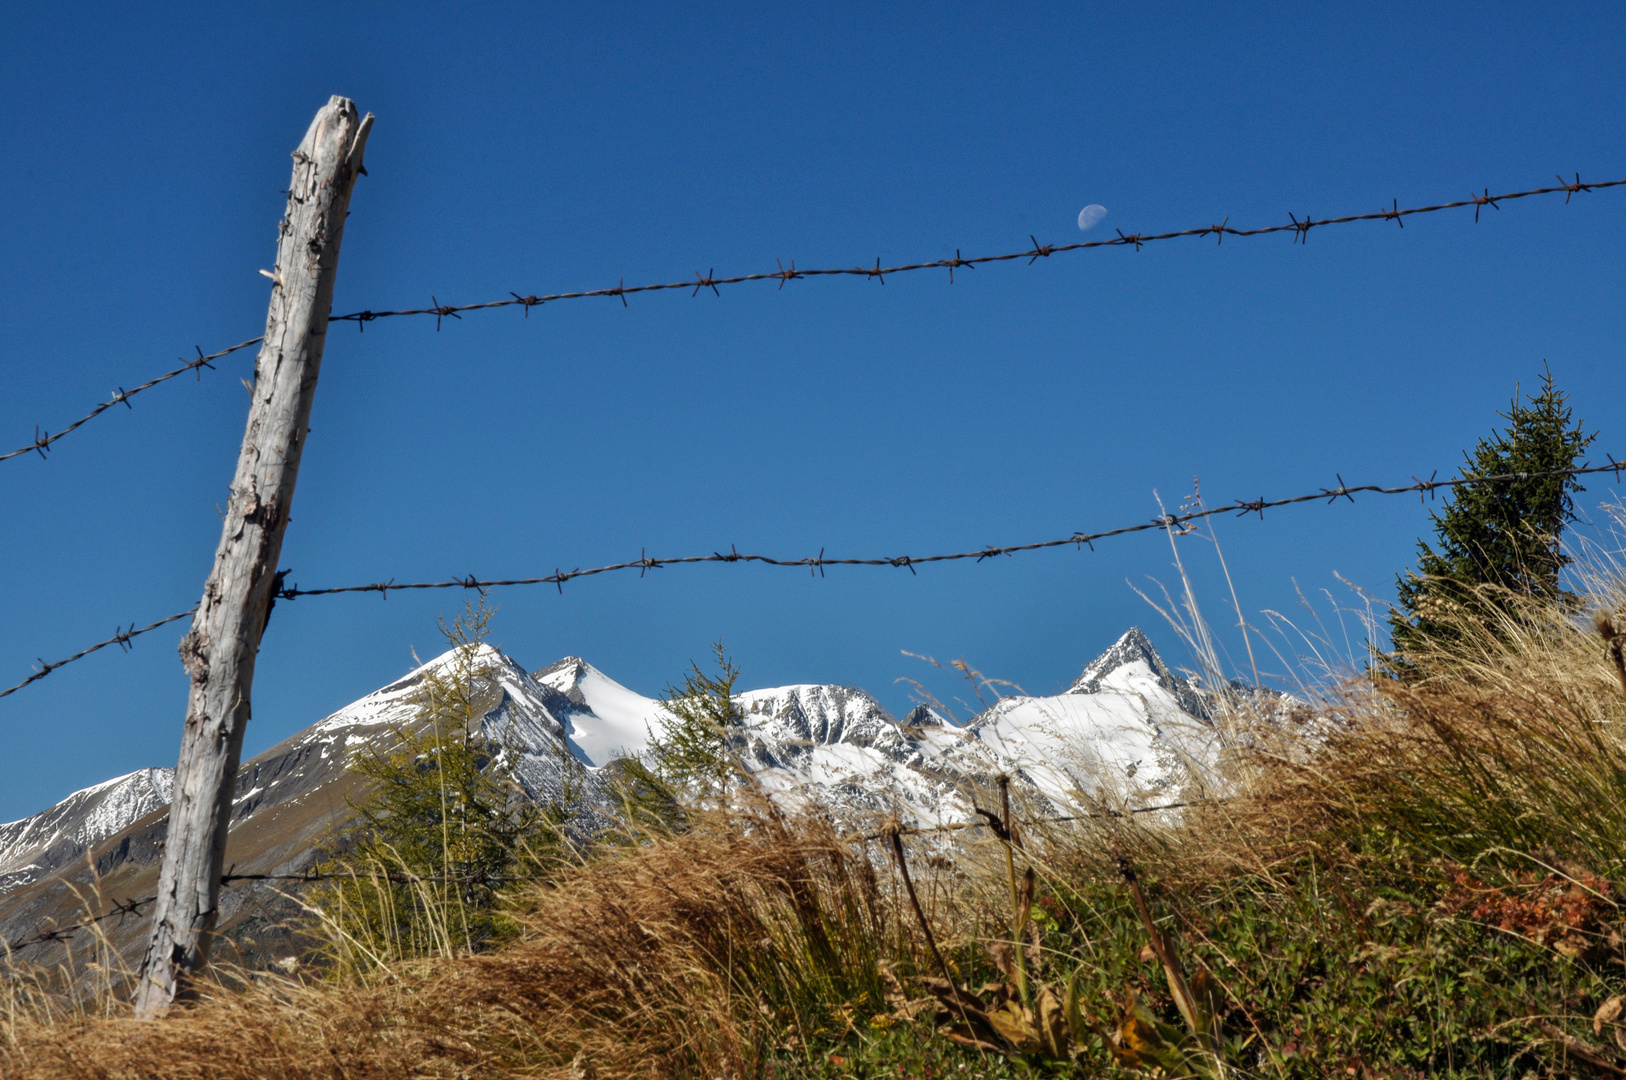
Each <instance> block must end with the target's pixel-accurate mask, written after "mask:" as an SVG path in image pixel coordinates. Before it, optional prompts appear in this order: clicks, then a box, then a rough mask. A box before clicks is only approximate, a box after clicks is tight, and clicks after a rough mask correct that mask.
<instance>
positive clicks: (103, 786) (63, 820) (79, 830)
mask: <svg viewBox="0 0 1626 1080" xmlns="http://www.w3.org/2000/svg"><path fill="white" fill-rule="evenodd" d="M174 778H175V771H174V770H173V769H138V770H137V771H135V772H133V773H129V774H128V775H126V776H119V777H115V778H113V779H112V780H106V781H103V782H102V783H100V784H97V785H96V786H95V787H88V788H85V789H84V790H83V791H76V792H74V793H73V794H72V795H69V796H68V797H67V798H66V799H63V800H62V801H61V802H59V803H57V804H56V805H55V806H53V807H51V808H50V809H49V810H44V811H41V812H40V813H38V814H35V815H33V816H32V817H25V818H23V819H22V820H21V821H12V822H8V823H7V824H4V825H0V893H5V892H8V891H9V890H11V889H15V888H17V887H18V886H21V885H26V884H28V883H29V882H30V881H34V880H35V879H37V878H40V877H43V876H44V875H46V874H48V873H50V872H51V871H53V870H57V869H59V868H61V867H63V866H66V865H68V864H69V863H71V862H74V861H75V860H77V859H78V858H80V857H81V856H82V855H84V853H85V850H86V849H87V848H89V847H91V846H92V845H93V844H96V843H98V842H99V841H102V840H105V839H107V838H108V837H109V836H112V835H113V834H114V833H117V832H120V831H122V830H123V829H124V828H125V826H127V825H129V824H131V823H132V822H134V821H135V820H137V819H138V818H142V817H145V816H147V815H148V814H150V813H152V812H153V811H154V810H156V809H158V808H159V807H160V806H165V805H167V804H168V803H169V793H170V785H171V782H172V781H173V780H174Z"/></svg>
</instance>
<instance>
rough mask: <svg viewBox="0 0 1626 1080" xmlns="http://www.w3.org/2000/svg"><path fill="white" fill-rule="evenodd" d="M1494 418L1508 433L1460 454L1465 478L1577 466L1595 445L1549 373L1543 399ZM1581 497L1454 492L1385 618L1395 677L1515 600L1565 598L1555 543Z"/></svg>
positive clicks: (1534, 487) (1480, 487) (1528, 487)
mask: <svg viewBox="0 0 1626 1080" xmlns="http://www.w3.org/2000/svg"><path fill="white" fill-rule="evenodd" d="M1497 415H1499V416H1501V417H1502V418H1503V419H1505V420H1506V421H1507V422H1508V425H1507V427H1506V429H1504V430H1501V431H1497V432H1496V433H1494V434H1493V435H1492V436H1491V437H1490V438H1488V439H1481V440H1480V441H1479V445H1478V446H1476V447H1475V448H1474V450H1473V451H1472V452H1471V453H1465V454H1464V455H1463V457H1464V462H1463V469H1462V475H1463V476H1464V477H1468V476H1494V475H1502V474H1507V473H1539V472H1550V471H1553V470H1557V469H1567V468H1572V467H1574V466H1575V464H1576V462H1577V460H1578V459H1579V458H1580V456H1581V455H1582V454H1583V453H1584V452H1585V451H1586V448H1587V447H1588V446H1589V445H1590V444H1591V442H1592V440H1593V439H1594V438H1596V435H1595V434H1592V433H1588V432H1583V431H1582V430H1581V422H1580V421H1575V420H1572V418H1571V410H1570V406H1569V404H1568V400H1567V395H1565V394H1564V392H1563V391H1561V390H1559V389H1558V388H1557V386H1555V385H1554V383H1553V375H1552V372H1551V371H1550V370H1549V371H1547V372H1546V373H1545V374H1544V375H1543V376H1542V380H1541V392H1540V393H1538V394H1535V395H1532V396H1530V397H1529V398H1528V399H1527V400H1525V401H1521V400H1520V399H1519V394H1518V391H1517V390H1515V392H1514V396H1513V401H1512V404H1511V405H1510V406H1509V407H1508V411H1507V412H1505V413H1498V414H1497ZM1582 490H1584V489H1583V488H1582V487H1581V485H1580V484H1579V483H1578V482H1577V481H1576V479H1575V477H1573V476H1548V477H1533V478H1531V479H1527V480H1519V479H1513V480H1500V481H1496V482H1494V483H1483V484H1468V485H1464V486H1462V487H1458V488H1454V489H1452V492H1451V494H1450V495H1449V496H1447V498H1446V499H1445V504H1444V506H1443V507H1442V509H1441V510H1440V512H1438V513H1432V512H1431V513H1430V515H1429V516H1430V518H1431V519H1432V520H1433V522H1434V533H1435V542H1434V544H1432V545H1431V544H1429V543H1428V542H1427V541H1424V540H1418V541H1417V556H1418V558H1417V569H1416V570H1415V571H1414V572H1411V573H1407V574H1403V575H1401V576H1400V577H1399V579H1398V580H1397V581H1396V585H1395V591H1396V594H1397V605H1396V607H1395V609H1394V610H1393V611H1392V612H1391V613H1390V616H1389V627H1390V637H1391V639H1392V641H1393V644H1394V649H1395V656H1394V662H1393V665H1392V667H1393V669H1394V670H1397V671H1402V672H1403V671H1406V670H1412V669H1414V668H1415V661H1416V659H1417V658H1418V657H1421V656H1422V655H1424V654H1425V653H1426V652H1427V651H1428V649H1429V647H1430V646H1434V645H1440V644H1446V643H1449V642H1450V641H1453V640H1455V639H1456V638H1457V637H1458V636H1459V635H1460V633H1461V632H1462V629H1463V628H1464V627H1465V626H1467V625H1470V624H1472V623H1475V622H1480V621H1483V619H1484V616H1486V615H1489V614H1491V612H1492V609H1494V608H1496V607H1501V608H1504V609H1506V607H1507V605H1508V604H1509V602H1510V601H1511V600H1512V599H1513V598H1515V597H1521V596H1523V597H1537V598H1555V599H1556V598H1562V597H1564V596H1565V595H1567V594H1566V593H1565V592H1564V590H1563V587H1562V585H1561V584H1560V581H1559V575H1560V572H1561V571H1562V570H1563V569H1564V566H1565V565H1566V564H1567V563H1568V562H1569V558H1568V557H1567V556H1566V555H1565V554H1564V551H1563V548H1562V547H1561V546H1560V543H1559V535H1560V533H1561V532H1562V531H1563V528H1564V526H1565V525H1566V524H1568V523H1569V522H1571V521H1573V520H1574V519H1575V513H1574V495H1575V493H1576V492H1578V491H1582Z"/></svg>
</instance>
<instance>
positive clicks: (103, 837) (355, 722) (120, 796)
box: [0, 629, 1217, 964]
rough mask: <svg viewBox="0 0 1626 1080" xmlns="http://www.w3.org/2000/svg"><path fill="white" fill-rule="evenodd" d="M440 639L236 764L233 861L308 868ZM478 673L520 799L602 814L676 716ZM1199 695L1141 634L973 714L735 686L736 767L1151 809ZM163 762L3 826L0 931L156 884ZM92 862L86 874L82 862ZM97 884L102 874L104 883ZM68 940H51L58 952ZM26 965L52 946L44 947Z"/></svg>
mask: <svg viewBox="0 0 1626 1080" xmlns="http://www.w3.org/2000/svg"><path fill="white" fill-rule="evenodd" d="M453 656H454V654H452V653H448V654H446V655H445V656H441V657H439V658H437V659H435V660H433V661H431V662H430V663H429V664H426V665H424V666H423V667H422V668H419V669H418V670H417V671H414V672H412V673H411V674H409V675H407V676H406V677H404V678H402V679H400V680H398V681H396V682H394V683H391V684H390V685H388V686H386V687H384V688H383V689H381V690H378V691H376V692H374V693H372V694H369V695H367V696H366V697H364V698H362V699H361V700H359V701H356V702H354V703H353V704H351V705H349V706H347V707H345V708H344V709H341V710H339V711H338V712H336V713H334V714H333V715H331V716H329V717H327V718H325V719H323V720H321V721H318V722H317V723H315V724H313V725H311V726H310V727H309V728H306V729H305V730H304V731H302V732H300V733H298V734H297V735H294V736H293V737H291V738H289V739H287V740H285V741H284V742H282V743H279V744H278V745H277V746H274V747H272V748H271V749H270V750H267V751H266V752H265V753H263V754H260V755H258V756H257V757H255V758H253V759H252V760H250V761H247V762H245V763H244V764H243V766H242V768H241V769H240V770H239V773H238V777H237V793H236V800H235V802H234V804H233V811H232V827H231V836H230V839H229V841H228V845H227V852H226V863H227V865H228V867H235V869H236V871H237V872H238V873H254V874H299V873H301V872H303V871H304V870H305V869H306V868H308V867H309V866H311V865H313V864H314V863H315V862H316V861H318V860H319V859H320V858H321V853H322V851H323V847H324V844H326V843H327V842H328V841H329V840H330V839H331V837H332V836H333V835H334V833H335V831H336V830H337V829H339V828H340V827H342V826H343V825H344V824H345V823H346V822H347V821H349V820H351V818H352V817H353V814H354V810H353V805H352V804H353V802H354V800H356V799H358V798H361V797H363V796H364V794H365V792H364V789H363V783H362V781H361V780H360V778H358V777H357V776H356V774H354V773H352V772H349V771H347V770H346V767H345V766H346V762H347V761H348V760H349V758H350V756H351V755H352V754H354V753H356V752H358V751H359V752H367V751H369V750H374V751H376V750H381V749H388V748H389V747H390V746H392V745H394V744H395V742H396V740H397V739H398V738H399V734H400V732H401V731H402V729H403V728H406V727H409V726H410V725H411V724H413V723H414V721H415V718H416V715H417V709H418V700H419V694H420V691H421V684H422V681H423V678H424V675H425V673H426V672H427V671H429V670H432V669H437V668H444V667H446V666H447V665H449V664H451V663H452V662H453ZM479 660H480V665H481V666H482V667H483V668H484V669H485V670H486V675H485V676H484V677H483V678H482V679H481V680H480V681H479V682H478V684H477V685H476V687H475V693H476V701H477V702H478V712H479V719H478V724H479V728H480V730H481V732H482V733H483V734H485V735H486V736H487V737H489V738H491V739H493V740H494V741H496V742H497V743H499V744H501V745H503V746H505V747H507V748H508V749H509V750H510V751H511V752H512V753H514V754H515V755H516V759H515V768H516V772H517V774H518V777H519V779H520V782H521V784H522V785H523V786H524V787H525V789H526V791H527V793H528V794H530V795H531V796H532V797H534V798H538V799H541V800H545V801H555V800H559V799H561V798H564V797H566V796H567V795H568V796H569V797H571V798H573V799H575V800H577V804H576V805H577V808H578V809H579V810H581V811H583V812H584V813H583V814H582V821H583V824H584V827H586V828H591V827H592V826H593V823H594V822H595V821H598V820H601V819H600V818H599V816H598V815H599V811H600V810H601V809H602V807H603V806H604V805H605V803H606V801H607V800H608V799H609V790H608V787H609V785H608V777H609V776H610V775H611V774H612V773H613V772H614V770H613V768H610V766H611V765H612V763H613V762H614V761H616V760H617V759H618V758H621V757H636V756H641V755H646V754H647V753H648V748H649V741H650V736H651V733H652V732H659V731H660V730H661V729H662V727H663V726H664V725H665V724H666V723H667V722H668V721H669V719H670V717H669V715H668V714H667V713H666V711H665V710H664V709H663V708H662V706H661V704H660V703H659V702H658V701H656V700H654V699H652V698H648V697H645V696H643V695H641V694H638V693H636V692H634V691H632V690H629V689H628V688H626V687H625V686H622V685H621V684H619V683H617V682H615V681H614V680H613V679H611V678H609V677H608V676H606V675H605V674H604V673H603V672H601V671H599V670H598V669H597V668H595V667H593V666H592V665H591V664H589V663H587V662H586V661H585V660H583V659H581V658H580V657H574V656H572V657H566V658H565V659H563V660H560V661H559V662H557V663H555V664H552V665H550V666H549V667H546V668H543V669H540V670H538V671H535V672H532V673H529V674H527V673H526V671H525V670H524V669H523V668H522V667H520V666H519V665H518V664H517V663H515V662H514V661H513V660H512V659H510V658H509V657H507V656H505V655H503V654H502V653H500V652H497V651H496V650H494V649H490V648H485V647H482V653H481V656H480V658H479ZM1203 696H1204V695H1203V694H1202V693H1201V692H1200V691H1198V690H1197V689H1196V688H1194V687H1193V686H1192V685H1191V684H1190V683H1189V682H1188V681H1187V680H1183V679H1180V678H1179V677H1178V676H1176V675H1175V674H1174V673H1173V672H1172V671H1171V670H1170V669H1169V668H1168V665H1166V664H1165V663H1164V662H1163V660H1162V658H1161V657H1159V656H1158V655H1157V651H1156V650H1155V649H1153V648H1152V645H1151V642H1150V641H1148V640H1147V639H1146V637H1145V635H1144V634H1142V633H1141V632H1140V631H1139V630H1138V629H1132V630H1130V631H1129V632H1128V633H1126V634H1125V635H1124V636H1123V637H1122V638H1120V639H1119V640H1118V642H1117V643H1115V644H1114V645H1113V646H1112V647H1111V648H1109V649H1108V650H1107V651H1106V652H1105V653H1103V654H1102V655H1101V656H1100V657H1098V658H1096V659H1095V660H1094V661H1092V662H1091V663H1090V664H1089V665H1088V666H1087V667H1086V668H1085V669H1084V672H1083V674H1081V675H1080V676H1079V678H1078V680H1077V681H1076V682H1075V683H1074V684H1073V685H1072V687H1071V688H1070V689H1069V690H1068V691H1067V692H1066V693H1065V694H1060V695H1056V696H1053V697H1009V698H1004V699H1001V700H1000V701H999V702H998V703H996V704H995V705H994V706H993V707H991V708H989V709H987V710H986V711H984V712H983V713H981V714H979V715H978V716H976V717H973V718H972V719H971V721H969V722H968V723H967V724H965V725H963V726H961V725H956V724H953V723H950V722H949V721H947V720H945V719H944V718H943V717H941V716H939V715H937V714H936V713H935V712H933V711H932V710H931V709H929V708H926V707H925V706H921V707H919V708H916V709H914V710H913V711H911V712H910V713H909V714H908V715H907V716H906V717H904V719H903V720H902V721H901V722H900V721H899V720H897V719H895V718H894V717H892V716H891V715H890V714H889V713H888V712H887V711H886V710H885V709H884V708H882V707H881V705H880V703H879V702H877V701H876V700H875V699H874V698H872V697H871V696H870V695H869V694H867V693H865V692H864V691H863V690H859V689H856V688H853V687H847V686H837V685H817V684H807V685H797V686H783V687H776V688H772V689H765V690H752V691H747V692H745V693H742V694H740V695H738V697H737V699H736V703H737V705H738V707H739V709H740V712H741V715H742V727H741V730H740V733H739V738H738V740H737V745H738V747H739V753H740V756H741V760H742V764H744V765H745V767H746V768H747V770H748V771H750V772H751V773H753V774H754V775H755V776H756V777H757V778H758V780H759V781H760V782H761V784H762V785H763V787H764V789H765V790H767V791H768V792H770V793H771V794H773V795H774V796H775V797H776V798H777V799H780V800H781V801H783V802H785V803H786V804H796V803H812V804H817V805H820V806H823V807H825V808H827V809H829V810H830V811H831V812H833V813H835V814H836V815H838V816H847V817H854V818H872V817H873V816H875V815H880V814H890V815H897V816H898V817H900V818H901V819H903V820H905V821H907V822H912V823H918V824H922V825H929V824H935V823H940V822H948V821H960V820H965V819H967V818H968V817H969V816H970V815H971V813H972V798H973V797H974V791H975V790H976V788H978V787H979V786H982V785H985V784H987V783H988V782H989V781H990V780H991V779H992V778H993V777H995V776H998V775H1007V776H1010V777H1012V778H1014V780H1015V781H1016V782H1017V783H1018V784H1020V785H1023V787H1024V788H1025V790H1027V791H1028V792H1029V794H1030V795H1032V796H1035V797H1038V798H1040V799H1042V800H1048V801H1049V803H1050V804H1051V805H1052V806H1055V807H1057V808H1058V809H1063V812H1067V811H1066V810H1065V808H1076V807H1079V806H1082V805H1084V804H1086V803H1088V804H1094V803H1096V802H1098V801H1106V802H1108V803H1110V804H1112V805H1121V806H1141V805H1148V804H1155V803H1156V802H1160V801H1167V800H1169V799H1170V798H1171V797H1176V796H1178V795H1179V794H1180V793H1181V792H1182V791H1184V790H1186V788H1187V787H1188V786H1189V785H1190V784H1192V783H1193V782H1194V781H1201V780H1203V779H1204V777H1205V776H1206V774H1207V773H1208V771H1209V770H1210V769H1211V768H1212V765H1213V762H1214V760H1215V757H1216V754H1217V739H1216V737H1215V734H1214V731H1213V728H1212V727H1211V725H1210V724H1209V723H1208V722H1207V710H1206V709H1205V708H1204V702H1203ZM170 780H171V777H170V772H169V770H167V769H146V770H142V771H140V772H136V773H131V774H130V775H128V776H124V777H120V778H118V779H116V780H111V781H108V782H107V783H105V784H101V785H98V786H97V787H94V788H88V789H86V790H85V791H81V792H77V793H75V794H74V795H72V796H70V797H69V798H68V799H66V800H64V801H63V802H61V803H59V804H58V805H56V806H54V807H52V808H51V809H49V810H47V811H45V812H43V813H41V814H36V815H34V816H33V817H31V818H25V819H24V820H22V821H19V822H13V823H11V824H9V825H3V826H0V937H3V938H4V939H6V940H8V941H16V940H18V939H19V938H21V937H24V936H27V935H29V934H31V933H33V932H35V931H36V930H37V929H38V928H39V927H40V926H41V925H42V924H46V923H48V921H49V920H50V919H57V920H59V921H61V922H70V921H74V918H75V916H76V915H77V913H78V911H79V903H80V902H79V900H78V899H77V897H76V895H75V892H74V890H75V889H78V890H79V891H80V892H81V893H83V892H84V891H85V890H86V889H88V888H93V887H96V888H100V889H101V894H102V895H103V896H105V897H116V898H119V899H121V900H122V899H125V898H128V897H142V896H150V895H151V894H152V891H153V889H154V887H155V885H156V879H157V870H158V859H159V855H160V852H161V850H162V845H163V837H164V833H165V828H166V815H165V813H164V810H165V803H166V802H167V800H168V797H169V785H170ZM87 856H88V858H89V860H90V862H91V863H93V864H94V873H92V870H91V868H90V865H88V864H87ZM96 882H99V884H96ZM279 885H280V887H281V888H282V889H284V890H286V889H289V888H295V887H296V886H294V885H290V884H288V883H254V882H251V883H243V884H238V885H234V886H231V887H229V888H228V889H226V890H225V891H224V893H223V894H222V900H221V918H220V922H219V926H220V928H221V932H222V933H223V934H224V935H225V936H226V937H227V938H228V939H230V940H231V941H233V942H234V944H235V947H236V948H237V950H238V955H237V959H240V960H242V961H244V962H247V963H250V964H257V963H263V962H264V961H266V960H269V959H275V958H276V956H277V952H278V950H279V949H283V950H286V949H287V948H288V947H289V946H288V944H287V943H286V941H285V935H284V933H283V931H282V930H281V928H280V926H279V920H280V919H281V918H282V917H284V916H287V915H291V914H294V913H295V912H296V910H297V909H296V907H295V906H294V904H293V903H292V901H289V900H286V899H279V898H278V888H279ZM141 923H142V920H139V919H132V920H128V921H127V922H126V923H124V924H123V925H121V926H115V925H114V924H112V923H109V924H104V925H106V926H107V927H108V928H109V932H110V935H111V938H112V940H113V943H114V944H115V946H116V947H118V948H119V950H120V951H121V953H123V954H124V956H125V959H126V960H127V961H128V962H131V963H134V962H136V961H137V960H138V959H139V953H140V948H141V945H142V941H143V934H144V931H143V930H142V927H141ZM60 948H61V947H60V946H51V947H50V949H42V950H40V951H41V952H42V953H48V952H50V950H51V949H55V950H58V951H60ZM35 959H45V960H49V959H50V957H49V956H36V957H35Z"/></svg>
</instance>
